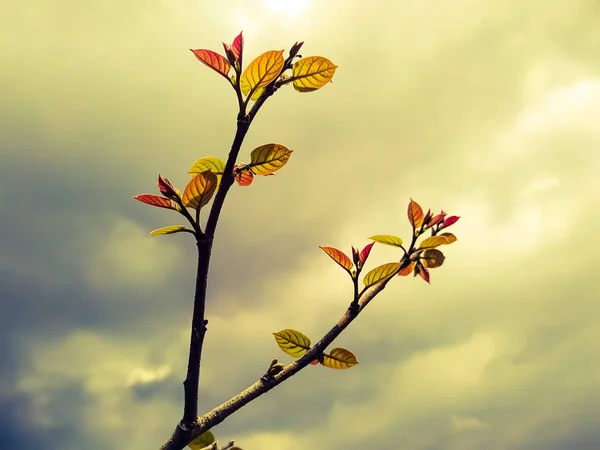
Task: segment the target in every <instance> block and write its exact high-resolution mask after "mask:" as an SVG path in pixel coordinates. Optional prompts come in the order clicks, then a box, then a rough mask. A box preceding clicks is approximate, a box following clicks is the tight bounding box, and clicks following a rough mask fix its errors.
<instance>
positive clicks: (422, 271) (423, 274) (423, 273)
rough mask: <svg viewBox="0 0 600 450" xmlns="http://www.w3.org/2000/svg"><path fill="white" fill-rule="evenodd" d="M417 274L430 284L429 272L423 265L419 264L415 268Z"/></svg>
mask: <svg viewBox="0 0 600 450" xmlns="http://www.w3.org/2000/svg"><path fill="white" fill-rule="evenodd" d="M415 274H417V275H419V276H420V277H421V278H423V280H425V281H426V282H427V283H429V270H427V269H426V268H425V267H424V266H423V265H422V264H421V263H418V264H417V265H416V267H415Z"/></svg>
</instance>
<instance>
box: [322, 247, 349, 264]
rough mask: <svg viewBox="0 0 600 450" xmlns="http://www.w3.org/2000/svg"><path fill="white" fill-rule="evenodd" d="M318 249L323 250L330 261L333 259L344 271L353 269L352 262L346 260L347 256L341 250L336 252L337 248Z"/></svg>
mask: <svg viewBox="0 0 600 450" xmlns="http://www.w3.org/2000/svg"><path fill="white" fill-rule="evenodd" d="M319 248H320V249H321V250H323V251H324V252H325V253H327V254H328V255H329V257H330V258H331V259H333V260H334V261H335V262H336V263H338V264H339V265H340V266H342V267H343V268H344V269H346V270H351V269H352V268H353V267H354V264H352V261H351V260H350V258H348V256H347V255H346V254H345V253H344V252H342V251H341V250H338V249H337V248H333V247H322V246H319Z"/></svg>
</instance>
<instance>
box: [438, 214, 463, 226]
mask: <svg viewBox="0 0 600 450" xmlns="http://www.w3.org/2000/svg"><path fill="white" fill-rule="evenodd" d="M458 219H460V216H450V217H448V218H446V219H444V222H443V223H442V228H446V227H449V226H450V225H454V224H455V223H456V222H457V221H458Z"/></svg>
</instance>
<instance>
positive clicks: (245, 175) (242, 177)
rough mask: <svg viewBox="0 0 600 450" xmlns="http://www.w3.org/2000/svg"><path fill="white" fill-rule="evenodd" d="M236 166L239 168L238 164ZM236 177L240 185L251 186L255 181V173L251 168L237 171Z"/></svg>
mask: <svg viewBox="0 0 600 450" xmlns="http://www.w3.org/2000/svg"><path fill="white" fill-rule="evenodd" d="M235 167H236V168H237V165H236V166H235ZM234 179H235V181H236V182H237V184H239V185H240V186H250V185H251V184H252V182H253V181H254V174H253V173H252V171H251V170H250V169H249V168H248V169H243V170H240V171H237V172H236V173H235V177H234Z"/></svg>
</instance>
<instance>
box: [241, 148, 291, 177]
mask: <svg viewBox="0 0 600 450" xmlns="http://www.w3.org/2000/svg"><path fill="white" fill-rule="evenodd" d="M292 152H293V150H289V149H287V148H285V147H284V146H283V145H279V144H266V145H261V146H260V147H257V148H255V149H254V150H252V153H250V164H249V166H250V167H251V168H252V172H254V174H255V175H270V174H272V173H274V172H277V171H278V170H279V169H281V168H282V167H283V166H285V165H286V163H287V162H288V160H289V159H290V156H291V155H292Z"/></svg>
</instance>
